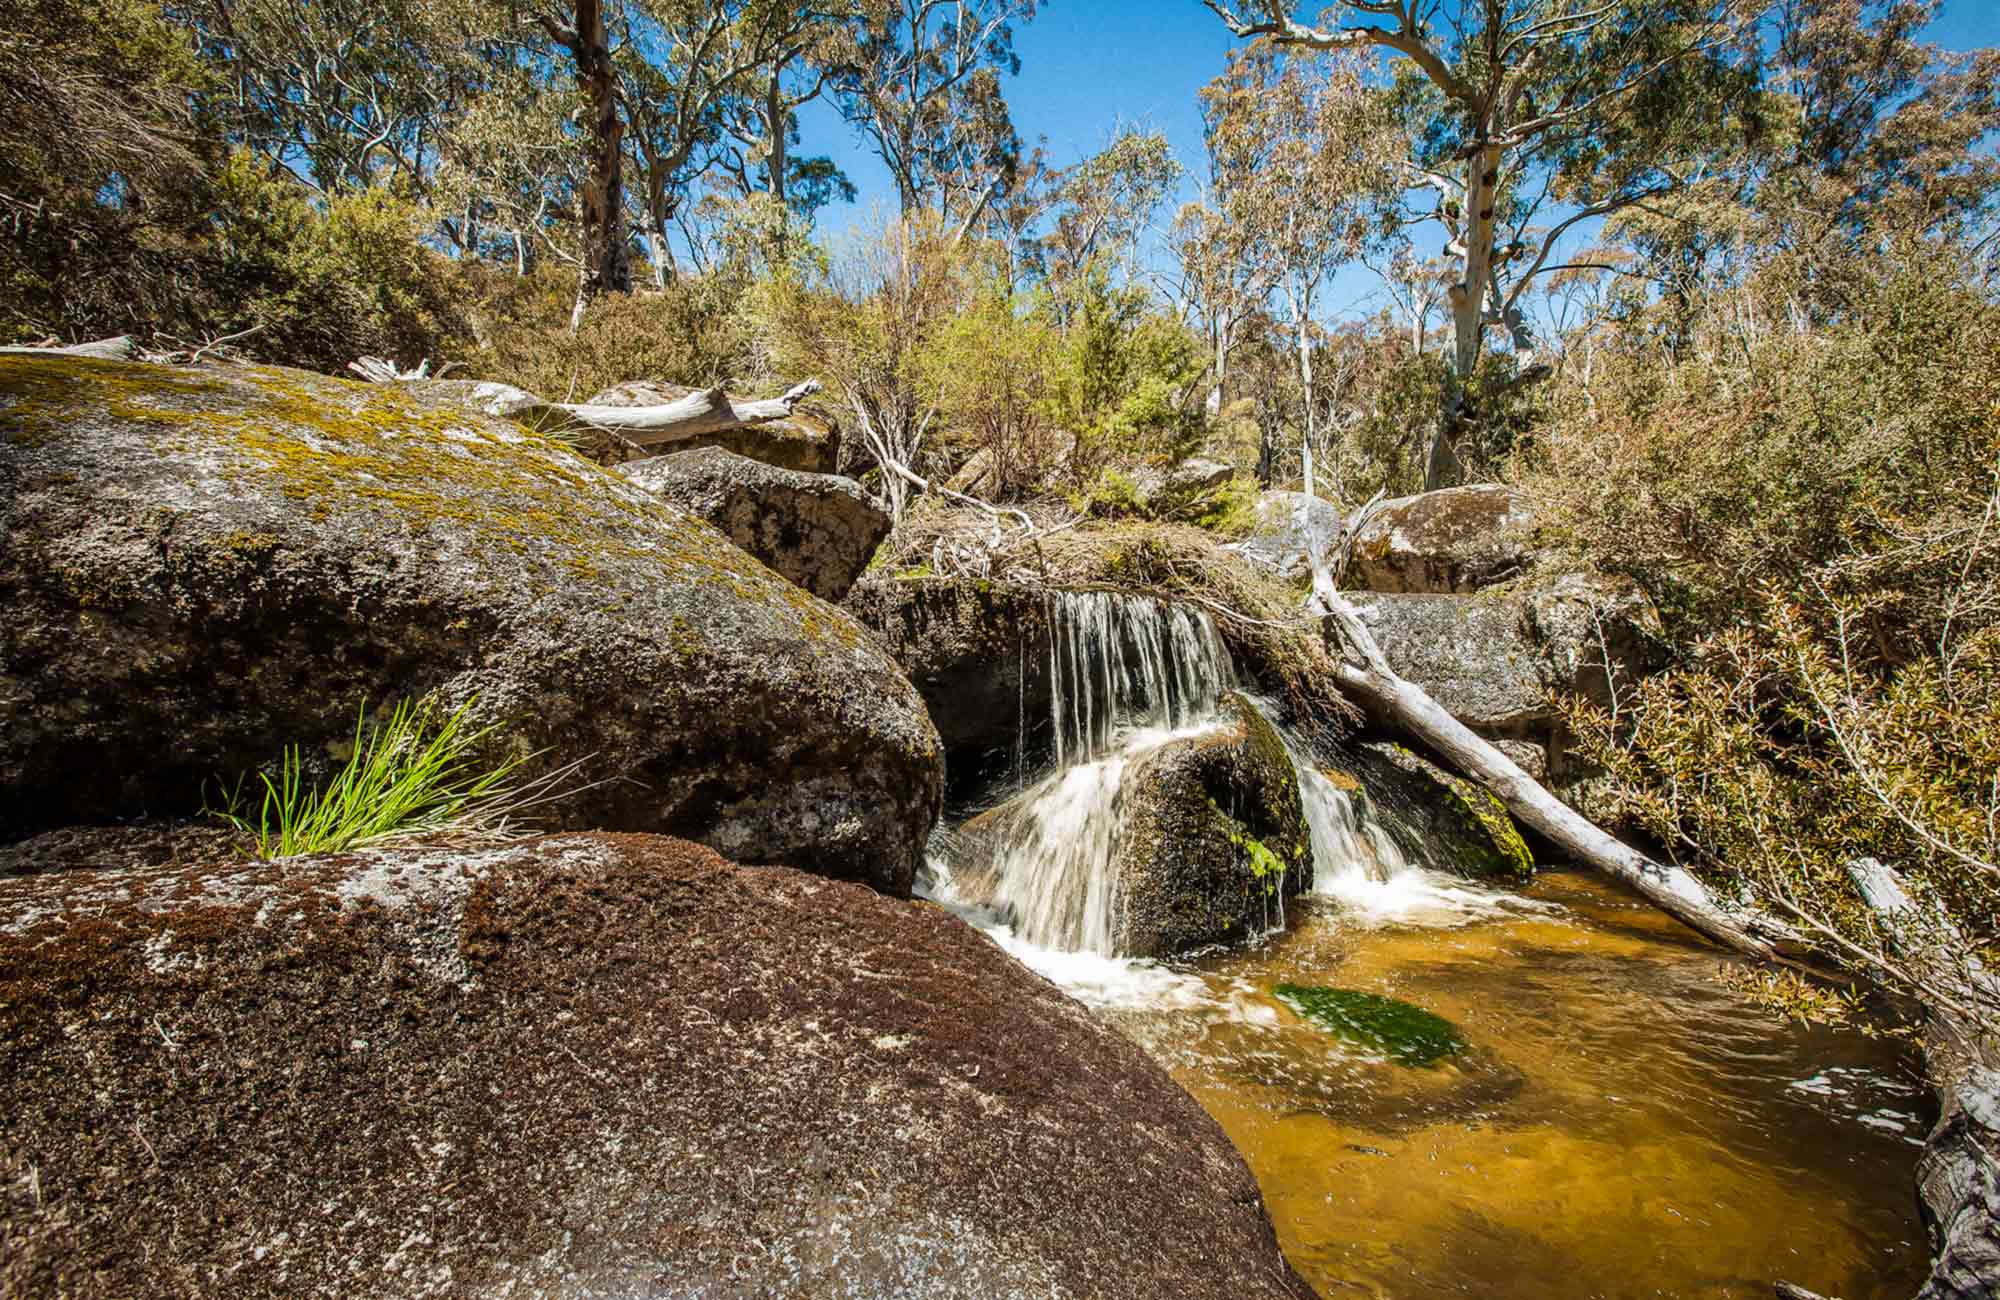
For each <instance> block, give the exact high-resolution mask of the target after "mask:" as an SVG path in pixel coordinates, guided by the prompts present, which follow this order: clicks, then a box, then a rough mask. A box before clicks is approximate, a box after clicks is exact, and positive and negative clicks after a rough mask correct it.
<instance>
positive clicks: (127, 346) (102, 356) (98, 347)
mask: <svg viewBox="0 0 2000 1300" xmlns="http://www.w3.org/2000/svg"><path fill="white" fill-rule="evenodd" d="M0 352H29V353H34V354H36V355H39V356H58V357H94V358H96V359H97V360H99V361H130V360H132V359H133V358H135V357H137V356H138V355H139V345H138V344H137V343H134V342H133V341H132V336H131V335H129V334H120V335H118V336H117V337H116V338H109V339H98V340H96V341H94V342H91V343H71V344H69V345H67V346H65V347H46V348H45V347H38V346H36V345H34V344H23V345H18V346H13V347H0Z"/></svg>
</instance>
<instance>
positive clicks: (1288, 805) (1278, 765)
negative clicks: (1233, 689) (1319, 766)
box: [1114, 694, 1313, 957]
mask: <svg viewBox="0 0 2000 1300" xmlns="http://www.w3.org/2000/svg"><path fill="white" fill-rule="evenodd" d="M1224 713H1225V715H1226V717H1227V719H1228V721H1227V724H1226V725H1224V726H1222V727H1220V728H1218V729H1216V730H1214V731H1212V732H1208V733H1206V734H1204V735H1200V736H1193V737H1189V738H1186V739H1182V740H1176V741H1171V742H1169V743H1168V744H1165V745H1162V746H1161V747H1160V748H1158V749H1156V750H1154V751H1153V752H1152V753H1150V754H1148V755H1146V756H1145V757H1144V758H1142V759H1140V760H1139V761H1138V762H1137V763H1135V764H1134V765H1133V768H1132V770H1131V772H1130V773H1129V774H1128V775H1127V776H1126V778H1125V785H1124V789H1123V791H1122V795H1121V798H1122V801H1123V813H1122V817H1123V822H1122V826H1121V829H1120V833H1119V837H1118V849H1117V853H1116V856H1115V858H1114V871H1115V874H1116V878H1117V882H1118V885H1117V891H1118V895H1117V896H1118V903H1117V922H1116V936H1117V937H1116V944H1115V951H1117V952H1118V953H1119V954H1120V955H1121V956H1131V957H1168V956H1172V955H1173V954H1175V953H1179V952H1186V951H1189V950H1190V949H1194V948H1203V947H1207V946H1209V945H1211V944H1222V943H1235V942H1239V941H1241V940H1243V939H1246V938H1249V937H1251V936H1252V935H1255V934H1257V933H1258V932H1259V931H1261V930H1263V929H1266V928H1268V927H1269V926H1270V925H1271V924H1274V923H1275V922H1276V921H1277V919H1278V918H1279V917H1280V916H1282V915H1283V910H1284V900H1286V899H1287V898H1291V897H1294V896H1296V895H1298V894H1302V893H1304V892H1305V891H1306V890H1308V889H1310V888H1312V878H1313V858H1312V833H1311V830H1310V829H1309V828H1308V827H1307V825H1306V819H1305V809H1304V807H1303V805H1302V804H1301V802H1300V799H1299V785H1298V777H1297V774H1296V773H1295V772H1294V771H1293V768H1292V762H1291V758H1290V756H1289V755H1288V754H1287V752H1286V750H1285V742H1284V741H1283V740H1282V739H1281V738H1280V737H1279V735H1278V733H1277V732H1276V731H1275V730H1274V729H1273V728H1272V727H1271V724H1270V723H1269V722H1267V721H1265V720H1264V717H1263V716H1262V715H1261V714H1259V713H1258V712H1257V711H1256V709H1254V708H1252V707H1251V706H1250V705H1249V704H1248V703H1247V702H1246V701H1245V700H1244V699H1243V697H1242V696H1240V695H1236V694H1231V695H1229V696H1227V697H1225V702H1224Z"/></svg>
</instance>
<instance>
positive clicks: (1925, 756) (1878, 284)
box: [1517, 246, 2000, 1002]
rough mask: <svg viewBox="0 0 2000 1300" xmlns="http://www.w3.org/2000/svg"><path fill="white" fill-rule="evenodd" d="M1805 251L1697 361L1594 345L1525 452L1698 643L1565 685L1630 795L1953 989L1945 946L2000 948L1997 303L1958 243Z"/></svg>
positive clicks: (1759, 893)
mask: <svg viewBox="0 0 2000 1300" xmlns="http://www.w3.org/2000/svg"><path fill="white" fill-rule="evenodd" d="M1810 270H1811V268H1808V267H1802V266H1800V265H1799V264H1797V263H1795V262H1785V261H1781V262H1778V263H1776V264H1774V265H1773V266H1771V267H1769V268H1767V269H1766V270H1765V271H1764V272H1763V273H1762V274H1761V275H1760V276H1759V277H1758V278H1757V279H1755V280H1753V281H1752V282H1751V283H1750V284H1748V285H1746V286H1744V287H1743V288H1742V289H1740V290H1732V291H1730V292H1729V293H1728V294H1727V295H1723V296H1721V298H1720V300H1717V301H1712V302H1710V303H1709V304H1707V307H1706V310H1705V312H1704V313H1703V314H1702V315H1701V316H1700V318H1699V319H1698V320H1697V321H1696V324H1695V327H1694V329H1695V339H1694V346H1693V347H1691V348H1690V349H1689V351H1688V352H1687V354H1686V355H1684V356H1682V357H1681V358H1679V359H1677V360H1675V359H1662V358H1661V357H1659V356H1658V355H1657V354H1655V353H1652V352H1651V351H1649V350H1645V349H1639V348H1635V349H1632V350H1630V351H1629V352H1625V353H1613V354H1611V355H1609V356H1606V357H1602V358H1600V360H1599V363H1598V365H1597V366H1596V367H1595V368H1594V369H1595V374H1594V377H1593V379H1592V381H1591V382H1590V383H1588V384H1587V385H1585V384H1573V385H1571V386H1569V387H1568V388H1566V389H1564V390H1562V391H1560V392H1559V393H1558V394H1557V407H1556V409H1557V418H1556V419H1555V420H1554V422H1553V423H1552V425H1551V427H1550V428H1549V430H1548V431H1547V437H1546V440H1545V441H1544V442H1543V443H1542V444H1541V445H1540V446H1539V447H1538V448H1537V449H1536V450H1535V451H1534V452H1533V453H1532V455H1530V456H1526V457H1523V458H1521V459H1520V460H1519V461H1517V469H1518V470H1519V471H1520V472H1521V477H1522V482H1523V486H1524V487H1526V488H1527V489H1528V490H1529V491H1530V492H1531V493H1532V494H1533V495H1534V496H1535V497H1536V498H1537V501H1538V504H1539V508H1540V510H1541V512H1542V517H1543V520H1544V522H1545V524H1546V525H1547V526H1548V530H1549V532H1550V533H1551V534H1552V535H1553V536H1555V537H1557V538H1559V539H1561V540H1564V541H1566V542H1567V544H1568V545H1569V546H1570V547H1571V548H1572V549H1574V550H1575V551H1576V552H1578V553H1579V554H1580V555H1582V556H1583V557H1585V558H1588V559H1590V560H1593V561H1595V562H1596V563H1598V564H1600V565H1606V566H1609V567H1611V568H1614V569H1619V570H1622V571H1624V572H1627V573H1630V574H1632V575H1633V576H1635V577H1636V578H1638V579H1639V580H1640V581H1641V582H1642V583H1643V584H1645V585H1646V586H1647V587H1648V589H1649V590H1650V591H1651V592H1652V593H1653V595H1654V597H1655V599H1656V601H1658V603H1659V604H1660V606H1661V608H1662V613H1663V615H1664V616H1665V617H1666V618H1667V621H1668V626H1669V628H1670V630H1671V631H1672V633H1673V634H1674V635H1675V638H1676V639H1677V641H1678V642H1679V644H1680V646H1681V654H1680V658H1679V662H1678V663H1677V665H1676V666H1675V668H1674V670H1673V671H1671V672H1669V673H1667V674H1665V675H1663V676H1661V677H1658V678H1654V679H1651V680H1649V681H1647V682H1645V683H1643V684H1642V685H1641V686H1640V687H1639V688H1637V690H1636V691H1634V692H1631V693H1630V694H1629V695H1628V697H1627V698H1625V699H1622V700H1619V701H1618V702H1617V706H1616V708H1615V709H1614V710H1611V711H1608V712H1602V711H1596V710H1592V709H1589V708H1585V707H1581V706H1579V707H1575V708H1573V709H1572V710H1571V715H1570V719H1569V721H1570V723H1571V725H1572V726H1573V727H1574V728H1575V729H1576V731H1577V732H1578V733H1579V735H1580V737H1581V739H1582V741H1583V744H1584V747H1585V749H1586V751H1587V752H1588V753H1589V754H1590V755H1591V756H1592V757H1594V758H1596V759H1597V760H1598V761H1599V762H1601V763H1603V764H1604V765H1605V766H1606V767H1607V768H1608V769H1609V771H1610V773H1611V775H1612V776H1613V778H1614V779H1615V782H1616V784H1617V787H1618V793H1619V796H1620V798H1621V800H1622V806H1623V810H1624V811H1625V812H1626V813H1627V814H1628V815H1629V816H1631V817H1632V818H1633V819H1634V820H1635V821H1636V822H1637V823H1638V824H1639V825H1641V826H1643V827H1645V828H1646V829H1647V830H1648V831H1649V832H1650V833H1651V834H1653V835H1654V836H1655V837H1657V838H1658V840H1659V841H1660V842H1661V844H1663V845H1664V846H1666V848H1667V849H1668V850H1669V851H1671V852H1673V853H1675V854H1676V855H1678V856H1680V857H1682V858H1684V859H1685V860H1686V861H1687V862H1688V864H1689V865H1690V866H1692V867H1693V868H1695V869H1696V870H1697V871H1700V872H1703V873H1706V874H1708V875H1709V876H1710V877H1711V879H1712V880H1714V881H1716V883H1718V884H1720V885H1722V886H1724V887H1725V888H1726V889H1729V890H1730V891H1732V892H1734V891H1737V890H1747V891H1748V892H1749V893H1750V894H1752V895H1753V896H1754V897H1756V898H1757V899H1759V900H1760V901H1762V902H1763V903H1764V904H1765V905H1766V906H1768V907H1770V908H1772V909H1773V910H1775V911H1777V912H1779V913H1781V914H1783V915H1784V916H1785V917H1786V918H1787V919H1789V920H1791V921H1792V922H1793V923H1794V924H1796V925H1798V926H1799V927H1801V928H1802V929H1803V930H1804V931H1805V932H1806V933H1807V934H1808V936H1809V937H1810V938H1811V939H1813V940H1814V941H1815V942H1817V943H1818V944H1819V945H1820V946H1821V947H1822V948H1823V949H1824V950H1825V951H1826V952H1827V953H1828V954H1829V955H1831V956H1832V957H1834V958H1836V959H1837V960H1839V961H1841V962H1842V963H1843V964H1848V965H1854V964H1859V965H1863V966H1867V967H1871V968H1873V969H1874V970H1875V971H1876V973H1877V974H1879V975H1881V976H1883V977H1884V978H1885V979H1886V980H1888V982H1890V983H1892V984H1900V985H1901V986H1902V987H1904V988H1905V989H1906V990H1908V991H1912V992H1923V993H1926V994H1927V995H1928V996H1929V997H1930V998H1931V999H1932V1001H1933V1002H1936V1001H1939V1000H1941V999H1943V998H1945V997H1947V996H1949V995H1948V994H1946V993H1943V992H1941V991H1939V990H1938V989H1937V988H1935V987H1932V988H1928V989H1926V988H1923V987H1921V986H1923V985H1924V984H1926V983H1931V984H1933V985H1934V984H1935V979H1934V978H1933V977H1934V976H1935V974H1936V971H1937V970H1939V969H1942V966H1941V965H1939V964H1937V963H1943V962H1946V961H1947V959H1948V963H1951V964H1958V965H1959V966H1960V967H1961V968H1962V965H1963V963H1964V962H1965V961H1966V960H1968V959H1969V958H1971V957H1973V956H1975V955H1977V954H1979V953H1981V952H1985V953H1986V954H1987V956H1988V958H1989V959H1990V958H1991V956H1992V955H1993V954H1992V952H1991V949H1992V945H1993V943H1994V940H1995V938H1996V930H1995V918H1996V916H2000V782H1996V781H1995V778H1994V773H1995V772H1996V771H2000V305H1996V304H1995V303H1994V302H1992V301H1991V300H1990V299H1989V298H1987V297H1986V296H1984V295H1983V294H1982V293H1981V292H1979V291H1978V290H1977V289H1976V288H1975V287H1974V286H1972V285H1970V284H1968V283H1966V282H1965V280H1964V279H1963V278H1962V270H1961V263H1960V262H1959V260H1958V259H1957V258H1956V257H1955V256H1954V255H1953V253H1952V251H1951V250H1949V249H1936V248H1929V247H1925V246H1904V247H1902V248H1900V249H1898V250H1896V252H1895V253H1894V255H1893V256H1890V257H1887V258H1884V259H1882V260H1881V261H1880V262H1879V263H1878V265H1877V266H1876V267H1875V268H1873V269H1872V270H1871V271H1869V272H1867V273H1865V274H1862V273H1857V272H1856V271H1855V270H1854V269H1853V268H1843V269H1842V271H1841V273H1840V274H1839V275H1837V276H1826V277H1818V276H1815V275H1812V274H1810ZM1863 857H1873V858H1875V859H1878V860H1879V861H1880V862H1882V863H1884V864H1886V865H1887V866H1888V867H1889V868H1891V869H1892V870H1893V871H1895V872H1896V873H1897V874H1898V876H1899V877H1900V878H1901V881H1902V884H1903V886H1904V887H1905V888H1906V889H1907V890H1908V891H1909V892H1910V893H1912V894H1913V895H1914V896H1915V897H1916V898H1917V899H1918V900H1919V904H1920V910H1919V913H1918V914H1917V915H1918V916H1919V917H1927V918H1932V919H1933V920H1934V921H1936V922H1937V924H1936V925H1933V926H1932V927H1931V932H1930V934H1929V937H1928V939H1926V940H1924V942H1927V943H1929V944H1931V945H1932V951H1931V954H1930V956H1929V957H1925V956H1924V955H1922V954H1921V953H1912V952H1911V951H1910V950H1909V948H1908V945H1907V944H1903V945H1899V943H1898V942H1896V941H1895V940H1894V939H1893V937H1892V936H1891V935H1890V934H1889V933H1888V932H1887V931H1886V930H1885V928H1884V926H1883V924H1882V918H1880V917H1878V916H1876V915H1874V914H1872V913H1871V912H1870V911H1869V909H1868V907H1867V906H1866V905H1865V903H1864V900H1863V898H1862V896H1861V894H1860V892H1859V890H1858V889H1857V887H1856V884H1855V881H1854V878H1853V872H1852V871H1851V867H1852V866H1853V864H1854V863H1855V862H1856V860H1857V859H1860V858H1863ZM1933 908H1935V909H1937V910H1935V911H1934V910H1932V909H1933Z"/></svg>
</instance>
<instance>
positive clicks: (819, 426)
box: [583, 380, 844, 474]
mask: <svg viewBox="0 0 2000 1300" xmlns="http://www.w3.org/2000/svg"><path fill="white" fill-rule="evenodd" d="M698 391H699V390H698V389H693V388H687V387H684V386H682V385H680V384H661V383H655V382H653V381H652V380H635V381H633V382H631V383H626V384H618V385H616V386H614V387H611V388H607V389H605V390H604V391H603V392H601V393H597V394H595V395H594V396H592V397H591V398H590V400H589V401H588V402H585V403H583V405H586V406H665V405H666V404H667V403H669V402H674V401H679V400H680V399H681V398H683V397H687V396H689V395H690V394H692V393H695V392H698ZM673 446H674V449H675V450H678V451H686V450H692V449H694V448H697V447H720V448H722V449H723V450H724V451H733V452H735V453H736V454H737V455H739V456H747V457H749V458H750V459H751V460H757V461H762V462H764V463H765V464H766V465H776V466H777V467H778V468H780V469H794V470H798V471H799V472H800V473H802V474H838V473H841V472H843V469H844V467H843V465H842V463H841V445H840V428H839V426H838V425H836V424H835V423H834V422H833V421H832V420H830V419H828V418H826V416H825V415H823V414H821V413H820V412H818V411H816V410H809V409H807V408H805V407H800V408H799V409H798V410H796V411H794V412H793V413H792V414H791V416H790V417H789V418H787V419H783V420H767V421H764V422H763V423H761V424H740V425H737V426H736V427H735V428H733V429H718V430H715V431H714V432H711V433H702V434H696V435H695V436H693V437H690V438H682V439H679V440H678V441H676V442H675V443H674V444H673ZM623 458H624V457H623V456H618V455H614V456H612V457H611V459H613V460H618V459H623Z"/></svg>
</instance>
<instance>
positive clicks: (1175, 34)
mask: <svg viewBox="0 0 2000 1300" xmlns="http://www.w3.org/2000/svg"><path fill="white" fill-rule="evenodd" d="M1313 7H1314V6H1302V7H1301V12H1302V13H1305V12H1306V11H1307V10H1308V9H1309V8H1313ZM1928 35H1929V37H1930V39H1931V40H1933V41H1935V42H1936V43H1938V44H1939V45H1942V46H1944V47H1946V48H1948V49H1957V50H1965V49H1974V48H1980V47H1984V46H1991V45H2000V0H1946V4H1945V6H1944V9H1943V11H1942V13H1941V14H1940V16H1939V18H1938V20H1937V21H1936V22H1935V23H1934V24H1933V25H1932V27H1931V30H1930V32H1929V33H1928ZM1236 43H1237V42H1236V40H1235V38H1234V37H1232V36H1231V35H1230V34H1229V32H1228V31H1227V30H1226V29H1225V28H1224V27H1223V26H1222V23H1221V21H1220V20H1218V19H1217V18H1216V17H1215V15H1214V14H1212V13H1210V12H1209V10H1208V9H1207V7H1206V6H1204V5H1203V4H1202V3H1201V0H1046V2H1045V6H1044V8H1043V9H1042V11H1041V13H1040V14H1039V15H1038V16H1037V17H1036V18H1035V20H1034V21H1033V22H1031V23H1028V24H1026V25H1025V26H1022V27H1019V28H1017V29H1016V31H1015V35H1014V48H1015V51H1016V52H1017V53H1018V54H1019V55H1020V57H1021V72H1020V75H1019V76H1017V77H1013V78H1010V79H1009V80H1008V83H1007V101H1008V104H1009V106H1010V107H1011V108H1012V110H1013V114H1014V125H1015V129H1016V130H1018V131H1019V132H1020V134H1021V138H1022V139H1023V140H1025V141H1028V142H1029V143H1030V144H1032V143H1033V142H1035V141H1036V140H1038V139H1041V140H1044V141H1045V147H1046V149H1047V151H1048V155H1049V160H1050V162H1051V163H1052V164H1054V165H1055V166H1058V167H1061V166H1066V165H1068V164H1070V163H1073V162H1075V161H1077V160H1078V159H1080V158H1083V157H1087V156H1088V155H1090V154H1092V153H1095V152H1096V151H1097V150H1099V149H1101V148H1103V147H1104V145H1105V144H1106V143H1107V142H1108V141H1109V139H1110V136H1111V131H1112V129H1113V127H1114V126H1115V125H1116V124H1117V123H1119V122H1121V121H1124V122H1133V123H1137V124H1139V125H1141V126H1144V127H1147V128H1150V129H1154V130H1159V131H1164V132H1165V133H1166V136H1167V139H1168V140H1169V142H1171V144H1172V145H1173V147H1174V150H1175V152H1176V153H1177V154H1178V155H1179V157H1180V160H1181V163H1182V165H1184V166H1186V167H1187V168H1188V169H1189V171H1190V173H1191V174H1198V173H1199V171H1200V170H1201V166H1202V162H1201V159H1202V150H1201V116H1200V114H1199V113H1198V112H1197V111H1196V102H1197V101H1196V94H1197V92H1199V91H1200V89H1201V87H1202V86H1203V85H1205V84H1206V83H1207V82H1208V81H1209V80H1210V79H1212V78H1213V77H1214V76H1215V75H1216V74H1217V73H1219V72H1220V71H1221V70H1222V65H1223V60H1224V58H1225V56H1226V55H1227V53H1228V51H1229V49H1230V47H1231V46H1232V45H1234V44H1236ZM800 130H801V132H802V133H803V135H804V140H803V145H804V151H805V152H806V153H808V154H820V153H823V154H828V155H830V156H831V157H833V159H834V160H835V161H836V162H838V163H839V164H840V165H841V167H842V169H843V170H845V171H846V172H847V175H848V177H849V178H850V179H851V180H853V182H854V183H855V186H856V188H857V189H858V190H859V191H860V193H859V197H858V199H857V201H856V203H855V205H854V206H853V207H852V208H849V207H846V206H845V205H835V206H834V207H832V208H830V209H828V210H827V211H826V212H823V213H822V214H821V215H820V225H821V228H822V230H825V231H836V230H839V229H841V228H842V227H844V226H846V225H847V224H848V223H849V222H850V221H851V220H853V219H854V218H855V217H856V216H858V215H860V214H862V213H865V212H867V211H868V210H869V209H870V207H871V206H873V205H877V204H880V205H883V206H893V205H894V203H895V189H894V187H893V186H892V185H891V184H890V181H889V175H888V172H887V171H886V170H885V169H884V168H883V167H882V164H881V162H880V161H879V160H877V159H876V158H875V157H874V156H873V155H872V154H870V153H869V152H867V150H866V149H865V148H864V147H863V146H862V145H861V144H860V143H859V141H858V140H856V139H855V137H854V135H853V133H852V131H851V129H850V128H849V127H848V126H847V125H846V124H845V123H844V122H842V121H841V120H840V118H839V116H838V115H837V114H836V113H835V112H834V111H833V110H832V109H831V107H829V106H827V105H825V104H812V105H808V106H807V108H806V110H805V112H804V113H802V114H801V119H800ZM1372 286H1373V280H1372V277H1370V276H1369V275H1368V274H1367V273H1366V272H1365V271H1359V272H1356V273H1353V274H1349V275H1343V276H1342V277H1341V278H1340V280H1339V281H1337V282H1336V284H1335V285H1334V291H1333V292H1332V293H1331V294H1329V295H1327V306H1328V307H1329V308H1330V309H1332V311H1333V313H1334V314H1340V313H1341V311H1342V309H1343V308H1347V309H1350V310H1351V309H1354V308H1357V307H1359V306H1361V305H1363V304H1364V301H1365V300H1366V299H1367V298H1369V297H1370V296H1371V295H1372V292H1373V289H1372Z"/></svg>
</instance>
